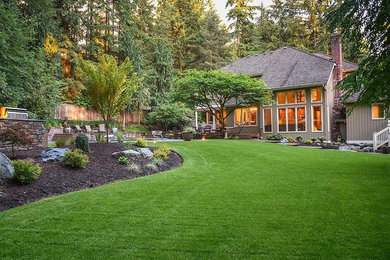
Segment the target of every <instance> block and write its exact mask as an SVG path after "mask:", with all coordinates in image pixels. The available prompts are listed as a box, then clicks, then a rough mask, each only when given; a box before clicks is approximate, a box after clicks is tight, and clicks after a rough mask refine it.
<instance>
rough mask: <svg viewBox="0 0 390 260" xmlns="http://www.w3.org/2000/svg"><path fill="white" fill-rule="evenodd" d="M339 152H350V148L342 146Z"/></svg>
mask: <svg viewBox="0 0 390 260" xmlns="http://www.w3.org/2000/svg"><path fill="white" fill-rule="evenodd" d="M339 150H340V151H351V147H349V146H348V145H344V146H340V147H339Z"/></svg>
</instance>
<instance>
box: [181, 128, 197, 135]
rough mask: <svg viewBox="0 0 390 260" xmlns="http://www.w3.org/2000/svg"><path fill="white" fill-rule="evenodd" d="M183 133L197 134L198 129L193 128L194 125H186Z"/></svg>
mask: <svg viewBox="0 0 390 260" xmlns="http://www.w3.org/2000/svg"><path fill="white" fill-rule="evenodd" d="M183 133H192V134H196V130H195V128H193V127H184V129H183Z"/></svg>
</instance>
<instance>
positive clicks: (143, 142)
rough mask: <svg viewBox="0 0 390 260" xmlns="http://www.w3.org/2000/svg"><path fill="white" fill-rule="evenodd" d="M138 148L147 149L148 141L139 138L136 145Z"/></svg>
mask: <svg viewBox="0 0 390 260" xmlns="http://www.w3.org/2000/svg"><path fill="white" fill-rule="evenodd" d="M134 145H136V146H138V147H146V140H145V138H143V137H138V138H137V140H136V141H135V144H134Z"/></svg>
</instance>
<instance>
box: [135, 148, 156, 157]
mask: <svg viewBox="0 0 390 260" xmlns="http://www.w3.org/2000/svg"><path fill="white" fill-rule="evenodd" d="M137 151H138V152H139V153H140V154H141V155H142V156H143V157H144V158H151V157H152V156H153V153H152V151H150V149H149V148H137Z"/></svg>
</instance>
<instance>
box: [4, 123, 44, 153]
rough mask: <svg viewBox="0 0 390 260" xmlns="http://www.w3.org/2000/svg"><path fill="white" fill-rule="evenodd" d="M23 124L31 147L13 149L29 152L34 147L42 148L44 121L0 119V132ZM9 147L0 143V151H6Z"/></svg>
mask: <svg viewBox="0 0 390 260" xmlns="http://www.w3.org/2000/svg"><path fill="white" fill-rule="evenodd" d="M19 123H21V124H23V125H24V126H25V127H26V128H27V130H28V132H29V134H30V135H31V137H32V139H33V142H32V144H31V145H28V146H22V147H15V148H16V149H19V150H29V149H34V148H36V147H43V146H44V142H45V132H46V130H45V128H44V126H43V123H44V121H41V120H30V119H24V120H23V119H0V132H1V131H3V130H5V129H7V128H8V127H9V126H12V125H16V124H19ZM10 147H11V146H10V145H8V144H4V143H0V150H7V149H8V148H10Z"/></svg>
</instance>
